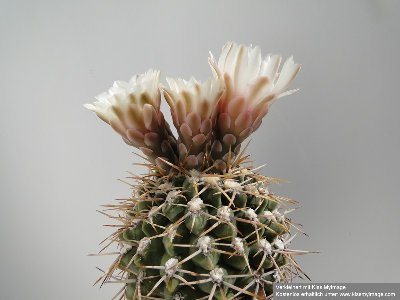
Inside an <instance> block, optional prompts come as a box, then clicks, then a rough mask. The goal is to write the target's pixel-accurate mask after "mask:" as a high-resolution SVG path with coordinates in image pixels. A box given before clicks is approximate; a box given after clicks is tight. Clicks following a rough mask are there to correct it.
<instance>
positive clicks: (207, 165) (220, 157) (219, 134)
mask: <svg viewBox="0 0 400 300" xmlns="http://www.w3.org/2000/svg"><path fill="white" fill-rule="evenodd" d="M280 62H281V57H280V56H277V55H273V56H267V57H266V58H264V59H261V54H260V50H259V48H258V47H254V48H253V47H246V46H244V45H238V44H235V43H227V44H226V45H225V46H224V47H223V50H222V53H221V56H220V58H219V60H218V62H217V61H215V60H214V58H213V57H212V56H211V57H210V58H209V63H210V66H211V68H212V71H213V74H214V76H213V78H210V79H209V80H207V81H206V82H204V83H201V82H198V81H196V80H195V79H191V80H189V81H185V80H182V79H171V78H168V79H167V82H168V87H167V86H161V85H160V84H159V72H158V71H153V70H149V71H148V72H147V73H145V74H142V75H139V76H135V77H133V78H132V80H131V81H129V82H122V81H117V82H115V83H114V85H113V87H112V88H111V89H110V90H109V91H108V93H104V94H102V95H100V96H98V97H97V99H98V101H97V102H95V103H94V104H88V105H86V107H87V108H88V109H90V110H92V111H94V112H96V114H97V115H98V116H99V117H100V118H101V119H102V120H103V121H105V122H106V123H108V124H109V125H110V126H112V127H113V129H115V131H117V132H118V133H119V134H120V135H121V136H122V138H123V140H124V141H125V142H126V143H127V144H129V145H132V146H134V147H137V148H139V149H140V150H141V151H142V152H143V153H144V155H145V156H144V158H145V159H146V164H145V166H146V167H147V168H148V170H149V173H148V174H147V175H145V176H132V180H134V181H136V183H135V184H133V185H132V196H131V197H130V198H129V199H126V200H120V201H119V202H118V203H117V204H113V205H110V206H109V209H110V210H113V211H114V212H115V215H113V216H111V215H110V217H112V218H113V219H116V220H118V222H119V226H118V230H116V231H115V232H114V233H113V234H112V235H111V236H110V237H109V239H108V240H109V241H110V242H109V243H108V244H107V247H105V248H104V249H102V250H101V252H103V251H106V250H105V249H106V248H108V246H109V245H111V244H117V245H118V249H119V252H118V254H117V257H116V260H115V261H114V263H113V264H112V265H111V267H110V268H109V269H108V270H107V271H106V272H105V273H104V274H103V276H102V277H101V278H100V279H99V281H101V282H102V283H107V282H109V281H118V282H121V284H123V288H122V289H121V291H120V293H118V295H117V296H116V299H127V300H136V299H170V300H178V299H210V300H211V299H218V300H223V299H266V298H268V297H270V296H271V294H272V284H273V283H274V282H281V281H284V282H285V281H291V280H292V279H293V277H295V276H302V274H304V273H303V272H302V270H301V269H300V267H299V266H298V264H297V263H296V262H295V260H294V256H295V255H299V254H304V253H306V251H300V250H293V249H290V248H289V244H290V242H291V241H292V239H293V237H294V234H293V230H292V228H295V229H296V230H297V227H296V226H295V225H293V224H292V222H291V219H290V218H289V217H288V214H289V213H290V212H291V211H292V210H293V209H291V208H290V207H291V206H293V204H295V201H293V200H290V199H288V198H285V197H279V196H277V195H274V194H273V193H272V192H270V185H271V184H273V183H276V182H278V180H277V179H274V178H271V177H266V176H263V175H261V174H260V173H259V169H258V168H253V167H252V166H251V163H250V161H249V157H248V156H247V155H246V148H247V147H244V149H241V145H242V143H243V141H244V140H245V139H246V138H247V137H248V136H249V135H250V134H251V133H252V132H254V131H255V130H256V129H257V128H258V127H259V126H260V124H261V122H262V118H263V117H264V116H265V115H266V113H267V111H268V108H269V106H270V104H271V103H272V101H273V100H275V99H277V98H279V97H282V96H284V95H287V94H290V93H292V92H293V91H287V90H286V89H287V86H288V85H289V83H290V82H291V81H292V80H293V79H294V77H295V76H296V74H297V72H298V71H299V69H300V67H299V65H297V64H294V62H293V60H292V58H289V59H288V60H286V62H285V63H284V64H283V67H282V68H281V70H280V72H279V73H278V69H279V65H280ZM161 93H163V94H164V98H165V99H166V101H167V103H168V104H169V106H170V109H171V114H172V119H173V123H174V125H175V127H176V129H177V132H178V137H177V138H176V137H175V136H174V135H173V133H172V132H171V130H170V128H169V125H168V124H167V122H166V121H165V119H164V116H163V114H162V112H161V110H160V101H161ZM107 214H108V213H107Z"/></svg>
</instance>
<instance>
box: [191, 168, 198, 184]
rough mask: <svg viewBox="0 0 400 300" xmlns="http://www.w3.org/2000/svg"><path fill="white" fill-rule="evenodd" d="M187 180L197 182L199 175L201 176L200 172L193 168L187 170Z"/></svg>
mask: <svg viewBox="0 0 400 300" xmlns="http://www.w3.org/2000/svg"><path fill="white" fill-rule="evenodd" d="M189 175H190V177H189V180H190V181H191V182H199V181H200V177H201V173H200V172H199V171H197V170H195V169H192V170H190V171H189Z"/></svg>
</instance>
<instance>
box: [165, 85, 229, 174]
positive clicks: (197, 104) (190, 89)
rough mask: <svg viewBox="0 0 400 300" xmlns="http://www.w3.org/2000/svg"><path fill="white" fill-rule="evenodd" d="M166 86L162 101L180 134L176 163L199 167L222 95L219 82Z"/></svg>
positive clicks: (221, 87)
mask: <svg viewBox="0 0 400 300" xmlns="http://www.w3.org/2000/svg"><path fill="white" fill-rule="evenodd" d="M167 82H168V85H169V87H163V90H164V97H165V99H166V101H167V102H168V104H169V106H170V108H171V114H172V120H173V122H174V125H175V127H176V129H177V131H178V134H179V146H178V149H179V159H180V161H181V162H182V163H184V164H185V165H186V166H187V167H189V168H194V167H197V166H199V167H200V166H201V165H202V164H203V162H204V157H205V152H206V148H207V146H209V144H210V141H211V138H212V133H213V129H214V125H215V121H216V115H217V112H218V110H217V104H218V101H219V99H220V98H221V95H222V94H223V83H222V80H220V79H208V80H207V81H205V82H203V83H201V82H198V81H197V80H195V79H194V78H191V79H190V80H189V81H186V80H183V79H173V78H167Z"/></svg>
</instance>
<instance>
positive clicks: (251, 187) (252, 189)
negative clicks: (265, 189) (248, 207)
mask: <svg viewBox="0 0 400 300" xmlns="http://www.w3.org/2000/svg"><path fill="white" fill-rule="evenodd" d="M244 190H245V191H247V192H249V193H252V194H256V195H258V194H259V192H258V189H257V188H256V186H255V185H254V184H249V185H245V186H244Z"/></svg>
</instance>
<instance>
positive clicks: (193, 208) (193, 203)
mask: <svg viewBox="0 0 400 300" xmlns="http://www.w3.org/2000/svg"><path fill="white" fill-rule="evenodd" d="M187 206H188V209H189V211H190V212H191V213H193V214H196V213H199V212H200V211H201V208H202V206H203V200H201V199H200V198H198V197H197V198H193V199H192V200H190V201H189V202H188V203H187Z"/></svg>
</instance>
